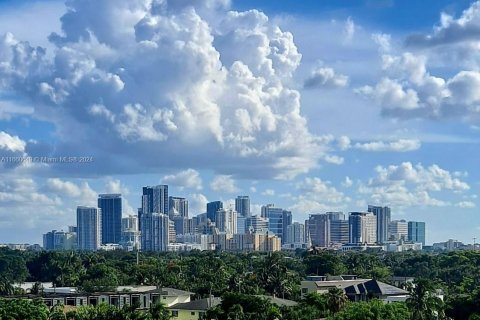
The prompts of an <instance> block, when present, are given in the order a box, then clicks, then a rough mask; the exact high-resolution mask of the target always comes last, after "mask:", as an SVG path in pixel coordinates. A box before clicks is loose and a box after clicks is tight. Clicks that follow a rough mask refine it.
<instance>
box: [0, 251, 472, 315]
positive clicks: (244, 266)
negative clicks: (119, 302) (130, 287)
mask: <svg viewBox="0 0 480 320" xmlns="http://www.w3.org/2000/svg"><path fill="white" fill-rule="evenodd" d="M325 274H332V275H338V274H357V275H359V276H360V277H364V278H374V279H378V280H380V281H384V282H389V279H390V277H391V276H392V275H395V276H405V277H415V278H417V279H419V283H420V285H417V286H416V287H415V288H412V298H411V299H410V300H409V301H408V302H407V303H406V304H395V305H392V306H382V305H380V304H378V303H376V302H373V301H372V302H369V303H353V304H352V303H347V302H346V301H344V297H343V296H341V295H340V296H339V295H338V293H335V292H331V293H329V295H326V296H325V297H320V298H319V297H315V296H313V297H306V298H305V299H310V300H309V301H308V302H306V300H301V299H300V287H299V285H300V281H301V279H302V278H303V277H305V276H306V275H325ZM422 279H423V280H422ZM23 281H40V282H48V281H52V282H54V283H55V284H56V285H57V286H75V287H79V288H80V289H82V290H84V291H96V290H108V289H110V288H112V287H115V286H117V285H127V284H145V285H155V286H159V287H162V286H163V287H175V288H178V289H183V290H188V291H191V292H195V293H196V294H197V296H198V297H206V296H208V295H210V294H213V295H215V296H223V297H224V303H223V304H222V305H221V307H217V308H216V309H215V310H212V312H216V315H215V317H217V318H218V319H223V318H225V319H227V318H231V317H230V316H229V314H234V313H237V314H243V318H240V317H237V318H238V319H249V314H251V313H256V314H257V315H258V314H259V313H258V311H251V310H250V309H252V308H253V310H257V309H259V308H260V309H262V310H267V311H268V310H270V311H268V312H270V313H271V314H272V317H275V314H278V313H279V314H281V316H282V319H308V317H311V318H321V317H324V318H326V317H330V318H331V319H354V318H352V316H351V314H356V313H363V314H373V315H374V316H372V317H373V318H369V319H377V318H378V319H390V318H392V317H390V314H395V315H396V317H397V318H396V319H404V318H405V317H407V318H408V317H410V319H431V318H432V317H433V318H436V317H438V318H442V317H450V318H453V319H469V318H471V319H475V318H477V319H478V318H479V317H480V289H478V288H480V252H474V251H458V252H449V253H440V254H438V253H436V254H433V253H421V252H407V253H385V252H370V253H365V252H364V253H351V252H350V253H341V252H332V251H310V252H296V253H273V254H272V253H270V254H266V253H246V254H232V253H224V252H190V253H182V254H178V253H141V254H140V263H139V264H137V263H136V255H135V253H129V252H122V251H116V252H96V253H91V252H82V253H76V252H19V251H12V250H8V249H1V250H0V294H1V295H12V294H15V293H18V292H15V290H14V288H13V287H12V283H17V282H23ZM436 289H442V290H443V292H444V294H445V302H442V301H441V300H438V299H437V298H436V297H435V296H434V295H433V293H435V290H436ZM231 295H238V296H236V297H235V298H234V299H233V300H232V299H230V300H229V298H228V297H231ZM255 295H275V296H277V297H283V298H286V299H292V300H296V301H298V302H299V305H298V306H297V307H291V308H283V309H282V308H280V307H277V306H270V303H269V302H268V301H264V300H261V299H260V298H258V297H254V296H255ZM239 297H243V298H242V299H243V300H242V299H240V298H239ZM249 299H254V300H255V301H256V302H255V303H253V304H252V303H250V302H249V301H250V300H249ZM228 301H237V303H233V304H230V305H229V304H228ZM241 301H243V302H242V303H239V302H241ZM262 303H263V304H264V305H262ZM0 306H1V305H0ZM33 306H35V307H38V308H41V306H38V305H35V304H34V303H33V302H32V307H33ZM267 307H268V308H267ZM2 308H3V307H2ZM267 311H265V312H267ZM85 312H87V311H85ZM92 312H93V311H92ZM405 312H408V315H406V314H407V313H405ZM36 314H38V315H41V314H42V312H40V311H39V312H36ZM305 314H306V315H307V316H304V315H305ZM375 317H376V318H375ZM389 317H390V318H389ZM237 318H235V319H237ZM268 318H269V316H268V315H267V314H266V315H265V319H268ZM1 319H3V318H1ZM6 319H8V318H6ZM32 319H35V318H32ZM232 319H233V318H232ZM355 319H357V318H355ZM358 319H361V318H358ZM392 319H393V318H392ZM405 319H406V318H405Z"/></svg>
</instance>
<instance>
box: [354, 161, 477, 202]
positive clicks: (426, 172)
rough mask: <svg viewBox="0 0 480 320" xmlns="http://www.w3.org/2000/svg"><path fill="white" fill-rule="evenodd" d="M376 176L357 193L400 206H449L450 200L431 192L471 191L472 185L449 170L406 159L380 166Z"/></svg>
mask: <svg viewBox="0 0 480 320" xmlns="http://www.w3.org/2000/svg"><path fill="white" fill-rule="evenodd" d="M375 172H376V176H375V177H374V178H371V179H369V181H368V183H366V184H361V185H360V187H359V189H358V192H359V193H360V194H364V195H369V196H370V201H371V202H373V203H377V204H388V205H392V206H397V207H410V206H448V205H451V203H450V202H449V201H445V200H440V199H437V198H435V197H433V196H432V193H438V194H440V193H441V194H442V195H444V194H445V193H450V196H454V195H455V194H456V193H462V192H465V191H468V190H469V189H470V186H469V185H468V184H467V183H466V182H464V181H462V180H460V179H458V178H455V177H454V176H453V174H451V173H450V172H449V171H447V170H445V169H442V168H440V167H439V166H438V165H436V164H433V165H431V166H429V167H424V166H423V165H422V164H417V165H413V164H412V163H410V162H403V163H402V164H400V165H390V166H388V167H383V166H378V167H377V168H376V169H375Z"/></svg>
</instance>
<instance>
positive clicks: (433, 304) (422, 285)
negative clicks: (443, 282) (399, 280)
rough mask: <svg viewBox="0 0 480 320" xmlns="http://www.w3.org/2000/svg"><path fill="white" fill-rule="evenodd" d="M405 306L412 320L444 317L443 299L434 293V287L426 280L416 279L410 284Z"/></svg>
mask: <svg viewBox="0 0 480 320" xmlns="http://www.w3.org/2000/svg"><path fill="white" fill-rule="evenodd" d="M409 290H410V297H409V298H408V299H407V306H408V308H409V309H410V312H411V314H412V317H411V319H412V320H433V319H444V318H445V315H444V305H443V301H442V300H441V299H440V298H439V297H437V296H436V295H435V288H434V287H433V285H432V284H431V282H429V281H427V280H418V281H416V282H415V284H414V285H413V286H410V288H409Z"/></svg>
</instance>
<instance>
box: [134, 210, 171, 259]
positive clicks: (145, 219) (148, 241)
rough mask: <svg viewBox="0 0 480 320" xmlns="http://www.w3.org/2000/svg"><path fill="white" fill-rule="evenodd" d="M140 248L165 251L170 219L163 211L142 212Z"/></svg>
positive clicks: (168, 237)
mask: <svg viewBox="0 0 480 320" xmlns="http://www.w3.org/2000/svg"><path fill="white" fill-rule="evenodd" d="M141 219H142V223H141V224H142V231H141V236H140V237H141V240H142V244H141V246H142V250H143V251H167V248H168V243H169V239H170V219H168V215H166V214H163V213H143V214H142V218H141Z"/></svg>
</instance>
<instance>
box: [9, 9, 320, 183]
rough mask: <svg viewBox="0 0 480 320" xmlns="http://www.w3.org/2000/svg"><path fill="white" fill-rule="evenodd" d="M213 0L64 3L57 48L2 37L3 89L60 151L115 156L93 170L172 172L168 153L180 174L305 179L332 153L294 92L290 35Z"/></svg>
mask: <svg viewBox="0 0 480 320" xmlns="http://www.w3.org/2000/svg"><path fill="white" fill-rule="evenodd" d="M210 2H211V3H213V4H212V5H208V4H205V3H203V2H193V1H182V2H177V1H163V2H162V4H158V3H155V4H153V5H152V6H150V5H149V4H148V3H146V2H142V1H137V2H133V3H129V4H126V3H124V2H121V1H120V2H119V1H100V2H99V1H94V0H87V1H85V0H83V1H80V0H76V1H69V2H67V7H68V12H67V13H66V14H65V16H64V18H63V19H62V33H60V34H54V35H52V36H51V37H50V39H51V41H52V42H51V43H52V45H54V46H55V50H54V51H51V52H50V51H49V52H47V53H46V52H45V50H44V49H43V48H40V47H37V48H35V47H32V46H30V45H29V43H28V42H22V41H19V40H17V39H16V38H15V37H14V36H13V35H12V34H7V35H6V36H5V37H3V38H2V39H1V40H0V52H1V54H0V64H1V65H2V66H5V67H2V68H0V77H1V78H2V81H1V82H0V88H1V90H2V91H4V92H7V93H9V94H14V95H17V96H18V97H20V98H22V99H24V100H27V101H28V102H32V101H35V102H36V103H35V114H34V117H38V118H40V119H42V120H47V121H50V122H52V123H53V124H54V125H55V129H56V132H57V134H58V135H59V136H61V137H62V141H61V143H58V144H57V145H56V146H55V148H54V149H53V148H52V149H53V150H54V151H55V153H58V154H60V153H65V151H66V150H71V148H75V149H76V150H81V151H82V152H85V153H88V154H90V155H93V156H95V158H97V159H105V158H107V157H108V156H109V155H110V154H111V153H112V152H116V153H117V154H122V159H123V161H117V162H115V163H111V162H109V163H108V166H107V161H95V162H94V163H92V164H91V165H89V166H88V167H85V168H84V170H87V171H88V170H89V172H90V173H95V174H98V172H102V171H107V172H108V173H109V174H115V173H124V172H131V171H132V170H133V168H132V165H133V164H134V167H135V170H139V169H138V168H143V170H145V172H152V170H157V171H160V170H159V169H161V168H170V167H171V166H172V161H171V159H170V158H171V157H167V156H165V150H169V151H170V154H175V156H176V158H178V159H179V161H180V162H181V163H182V165H183V167H185V168H188V167H193V166H195V165H197V164H198V163H202V164H203V165H204V166H205V167H206V169H214V170H218V171H219V172H220V171H221V172H229V173H231V174H236V175H248V176H250V177H251V176H259V177H262V178H271V177H276V178H286V179H290V178H292V177H294V176H296V175H298V174H300V173H305V172H308V171H309V170H310V169H311V168H314V167H316V166H317V163H318V161H319V160H321V159H324V158H325V154H326V153H327V150H326V148H325V146H324V145H322V144H320V143H319V140H318V139H317V138H316V137H315V136H314V135H312V133H311V132H310V131H309V129H308V126H307V121H306V119H305V117H304V116H303V115H302V113H301V107H300V93H299V92H298V91H297V90H295V89H293V88H292V87H291V85H292V83H293V81H292V80H293V78H292V77H293V76H292V75H293V73H294V72H295V71H296V69H297V68H298V66H299V64H300V60H301V54H300V53H299V52H298V50H297V47H296V46H295V43H294V42H293V35H292V34H291V33H289V32H286V31H283V30H281V29H280V28H279V27H278V26H277V25H276V22H275V21H274V20H270V19H268V17H267V16H266V15H265V14H263V13H261V12H259V11H256V10H251V11H247V12H236V11H228V4H226V3H225V2H224V1H223V2H217V1H213V2H212V1H210ZM210 2H208V3H210ZM193 7H195V8H193ZM165 75H168V77H166V76H165ZM27 88H28V89H27ZM87 93H88V94H87ZM37 102H38V103H37ZM86 123H88V128H86V127H85V124H86ZM99 136H101V137H102V143H97V142H98V137H99ZM94 142H95V143H94ZM105 146H109V147H108V148H107V147H105ZM145 154H148V157H147V156H145ZM212 158H215V159H217V160H218V161H215V163H222V167H221V168H219V167H218V166H217V165H216V164H215V165H214V164H213V163H212V162H211V159H212ZM153 159H155V161H154V160H153ZM52 168H53V169H55V168H56V169H58V168H57V167H56V166H55V165H52ZM74 169H75V168H74V167H73V166H72V167H71V170H74ZM65 170H68V169H67V167H66V166H63V167H62V171H65Z"/></svg>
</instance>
